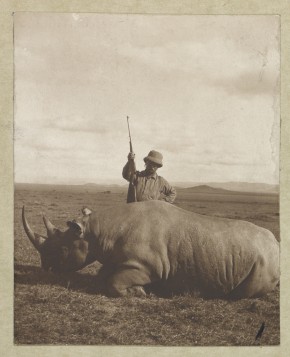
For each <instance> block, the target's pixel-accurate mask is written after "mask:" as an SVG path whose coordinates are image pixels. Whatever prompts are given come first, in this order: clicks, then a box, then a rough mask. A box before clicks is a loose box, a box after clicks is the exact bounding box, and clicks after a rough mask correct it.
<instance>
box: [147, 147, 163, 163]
mask: <svg viewBox="0 0 290 357" xmlns="http://www.w3.org/2000/svg"><path fill="white" fill-rule="evenodd" d="M162 159H163V156H162V154H160V152H158V151H155V150H151V151H150V152H149V154H148V156H146V157H144V161H145V162H147V161H151V162H154V164H157V165H158V166H159V167H162V166H163V164H162Z"/></svg>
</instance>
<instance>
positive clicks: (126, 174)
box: [122, 153, 135, 182]
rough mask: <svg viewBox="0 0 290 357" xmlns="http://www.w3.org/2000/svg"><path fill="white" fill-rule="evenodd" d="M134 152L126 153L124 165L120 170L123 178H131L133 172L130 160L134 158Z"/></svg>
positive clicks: (128, 179)
mask: <svg viewBox="0 0 290 357" xmlns="http://www.w3.org/2000/svg"><path fill="white" fill-rule="evenodd" d="M134 158H135V154H134V153H129V154H128V161H127V163H126V165H125V166H124V167H123V171H122V176H123V178H124V179H125V180H127V181H129V182H130V180H131V177H132V175H133V174H135V171H134V168H133V165H132V160H134Z"/></svg>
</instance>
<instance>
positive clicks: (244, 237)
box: [22, 201, 279, 298]
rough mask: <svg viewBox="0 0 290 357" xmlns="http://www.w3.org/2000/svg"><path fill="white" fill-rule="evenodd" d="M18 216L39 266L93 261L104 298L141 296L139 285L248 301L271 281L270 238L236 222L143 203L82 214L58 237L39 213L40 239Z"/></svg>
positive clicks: (59, 268)
mask: <svg viewBox="0 0 290 357" xmlns="http://www.w3.org/2000/svg"><path fill="white" fill-rule="evenodd" d="M22 217H23V225H24V228H25V231H26V234H27V236H28V238H29V239H30V240H31V242H32V243H33V245H34V247H35V248H36V249H37V250H38V251H39V252H40V255H41V261H42V267H43V268H44V269H51V270H52V271H54V272H68V271H76V270H79V269H81V268H83V267H84V266H86V265H88V264H90V263H92V262H93V261H96V260H97V261H99V262H100V263H102V264H103V267H102V272H103V275H104V276H106V277H107V278H106V286H105V290H106V294H107V295H109V296H124V295H127V294H135V295H140V294H141V295H142V294H145V291H144V289H143V287H144V286H146V287H147V286H152V287H154V286H155V287H156V286H158V287H159V288H161V289H165V290H166V289H167V290H170V291H172V292H174V291H175V292H178V293H180V292H185V291H186V292H192V293H195V294H199V295H200V296H208V297H228V298H244V297H256V296H261V295H263V294H266V293H268V292H270V291H271V290H273V289H274V288H275V287H276V285H277V283H278V281H279V244H278V242H277V241H276V239H275V237H274V236H273V234H272V233H271V232H270V231H268V230H267V229H264V228H261V227H258V226H256V225H254V224H252V223H249V222H245V221H241V220H232V219H225V218H216V217H210V216H204V215H199V214H196V213H193V212H189V211H186V210H183V209H181V208H178V207H176V206H173V205H171V204H168V203H166V202H161V201H146V202H138V203H131V204H124V205H120V206H118V207H115V208H108V209H105V210H103V211H102V212H91V211H90V210H89V209H84V210H83V217H82V218H81V219H78V220H77V221H69V222H67V225H68V227H69V228H68V229H67V230H66V231H65V232H61V231H60V230H59V229H57V228H56V227H55V226H54V225H53V224H52V223H51V222H50V221H49V220H48V219H47V218H46V217H45V216H44V223H45V226H46V228H47V234H48V237H43V236H40V235H39V234H37V233H34V232H33V230H32V229H31V228H30V227H29V224H28V223H27V220H26V217H25V212H24V208H23V213H22ZM145 290H146V289H145Z"/></svg>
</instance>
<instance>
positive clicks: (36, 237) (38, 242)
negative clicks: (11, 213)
mask: <svg viewBox="0 0 290 357" xmlns="http://www.w3.org/2000/svg"><path fill="white" fill-rule="evenodd" d="M22 222H23V227H24V230H25V233H26V235H27V237H28V238H29V240H30V242H31V243H32V244H33V246H34V248H35V249H36V250H38V251H39V252H40V250H41V246H42V244H43V243H44V242H45V239H46V237H44V236H41V235H40V234H37V233H34V232H33V230H32V229H31V228H30V226H29V224H28V222H27V220H26V217H25V209H24V206H23V207H22Z"/></svg>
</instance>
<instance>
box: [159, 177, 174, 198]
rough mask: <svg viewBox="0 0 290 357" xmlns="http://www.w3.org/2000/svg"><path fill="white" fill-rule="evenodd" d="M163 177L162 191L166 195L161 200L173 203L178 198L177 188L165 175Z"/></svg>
mask: <svg viewBox="0 0 290 357" xmlns="http://www.w3.org/2000/svg"><path fill="white" fill-rule="evenodd" d="M161 179H162V184H163V188H162V193H163V195H164V196H163V197H162V198H161V200H162V201H166V202H168V203H173V202H174V200H175V198H176V190H175V188H174V187H172V186H171V185H170V184H169V183H168V182H167V181H166V180H165V179H164V178H163V177H162V178H161Z"/></svg>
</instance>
